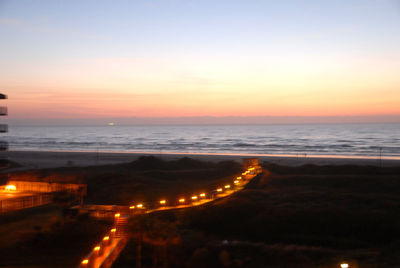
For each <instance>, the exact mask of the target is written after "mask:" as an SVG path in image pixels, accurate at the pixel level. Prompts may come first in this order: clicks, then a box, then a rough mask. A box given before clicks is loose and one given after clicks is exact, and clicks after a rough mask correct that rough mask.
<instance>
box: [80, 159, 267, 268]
mask: <svg viewBox="0 0 400 268" xmlns="http://www.w3.org/2000/svg"><path fill="white" fill-rule="evenodd" d="M261 171H262V170H261V167H260V166H258V163H257V165H251V166H249V167H248V169H247V170H245V171H244V172H243V173H242V176H240V177H235V178H234V179H233V183H232V184H227V185H223V186H221V187H219V188H217V189H214V190H212V191H210V192H207V193H200V194H199V195H193V196H191V200H185V199H183V198H181V199H179V200H178V202H179V203H181V204H180V205H176V206H167V205H166V204H167V200H160V201H159V204H157V205H158V207H157V208H152V209H146V208H143V205H142V204H138V205H136V206H126V207H121V206H120V207H118V210H119V211H117V212H116V213H115V214H114V218H115V226H114V227H113V228H112V229H111V230H110V232H109V233H108V234H106V235H105V236H104V238H103V240H102V241H101V242H100V243H98V244H97V245H95V246H94V247H93V250H92V251H91V252H90V253H89V254H88V255H87V256H86V257H85V258H84V259H83V260H82V262H81V263H80V265H79V266H78V267H79V268H83V267H84V268H100V267H101V268H108V267H111V265H112V263H113V262H114V261H115V260H116V258H117V257H118V255H119V253H120V252H121V251H122V249H123V248H124V246H125V244H126V243H127V236H126V230H125V227H126V224H127V223H128V219H129V218H130V217H132V216H134V215H137V214H138V213H140V214H150V213H155V212H158V211H165V210H174V209H184V208H188V207H194V206H200V205H203V204H206V203H209V202H211V201H214V200H217V199H221V198H224V197H226V196H229V195H231V194H233V193H235V192H237V191H240V190H242V189H243V188H244V186H245V185H246V184H247V183H248V182H250V180H251V179H253V178H254V177H255V176H256V175H258V174H259V173H261ZM98 214H99V213H98Z"/></svg>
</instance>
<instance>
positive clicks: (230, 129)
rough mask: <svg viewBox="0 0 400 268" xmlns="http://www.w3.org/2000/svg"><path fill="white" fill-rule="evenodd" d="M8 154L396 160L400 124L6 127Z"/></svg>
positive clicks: (398, 153)
mask: <svg viewBox="0 0 400 268" xmlns="http://www.w3.org/2000/svg"><path fill="white" fill-rule="evenodd" d="M2 136H3V138H5V139H6V140H7V141H8V143H9V150H12V151H18V150H34V151H99V152H103V151H104V152H154V153H204V154H255V155H257V154H260V155H291V156H307V155H309V156H313V155H316V156H336V157H354V156H357V157H362V158H377V157H381V156H382V157H383V158H388V159H391V158H393V159H400V124H305V125H304V124H302V125H218V126H217V125H157V126H153V125H151V126H118V125H115V126H10V127H9V132H8V133H7V135H5V136H4V135H2Z"/></svg>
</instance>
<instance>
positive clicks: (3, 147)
mask: <svg viewBox="0 0 400 268" xmlns="http://www.w3.org/2000/svg"><path fill="white" fill-rule="evenodd" d="M7 150H8V142H6V141H0V151H7Z"/></svg>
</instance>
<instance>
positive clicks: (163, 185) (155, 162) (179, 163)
mask: <svg viewBox="0 0 400 268" xmlns="http://www.w3.org/2000/svg"><path fill="white" fill-rule="evenodd" d="M240 172H241V165H240V164H239V163H237V162H234V161H222V162H218V163H214V162H205V161H198V160H193V159H190V158H187V157H184V158H181V159H178V160H173V161H164V160H162V159H159V158H156V157H152V156H146V157H140V158H139V159H138V160H136V161H133V162H131V163H127V164H116V165H105V166H91V167H65V168H54V169H42V170H34V171H28V172H18V173H15V174H11V175H10V177H11V179H20V180H35V181H36V180H40V181H48V182H76V183H85V184H87V190H88V194H87V197H85V203H88V204H110V205H129V204H131V203H135V202H144V203H145V204H146V203H147V204H152V203H155V202H157V201H158V200H160V198H166V199H176V198H177V196H179V195H182V194H183V195H185V194H188V195H190V194H192V193H197V192H199V191H204V190H207V189H213V188H215V187H216V186H217V185H220V184H221V183H224V182H228V181H229V182H231V180H232V176H234V175H235V174H239V173H240Z"/></svg>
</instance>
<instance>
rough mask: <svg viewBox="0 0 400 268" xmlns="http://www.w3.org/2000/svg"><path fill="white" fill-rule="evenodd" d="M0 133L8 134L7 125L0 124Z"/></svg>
mask: <svg viewBox="0 0 400 268" xmlns="http://www.w3.org/2000/svg"><path fill="white" fill-rule="evenodd" d="M0 132H8V125H6V124H0Z"/></svg>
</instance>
